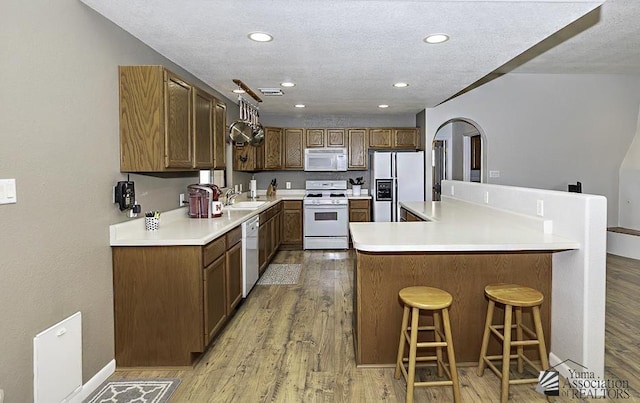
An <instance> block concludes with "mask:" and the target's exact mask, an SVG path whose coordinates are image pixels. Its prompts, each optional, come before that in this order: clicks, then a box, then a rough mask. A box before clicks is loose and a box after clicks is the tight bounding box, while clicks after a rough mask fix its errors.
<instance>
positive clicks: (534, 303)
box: [477, 283, 549, 403]
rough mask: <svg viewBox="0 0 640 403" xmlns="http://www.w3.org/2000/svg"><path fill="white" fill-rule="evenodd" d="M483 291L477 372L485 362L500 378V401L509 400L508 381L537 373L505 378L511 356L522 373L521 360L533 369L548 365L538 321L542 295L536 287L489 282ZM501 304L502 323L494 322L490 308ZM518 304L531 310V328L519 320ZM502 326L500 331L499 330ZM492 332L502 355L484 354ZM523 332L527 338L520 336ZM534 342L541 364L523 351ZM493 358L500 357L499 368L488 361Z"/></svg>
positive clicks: (481, 371)
mask: <svg viewBox="0 0 640 403" xmlns="http://www.w3.org/2000/svg"><path fill="white" fill-rule="evenodd" d="M484 293H485V295H486V296H487V298H489V306H488V307H487V319H486V321H485V325H484V335H483V336H482V348H481V350H480V359H479V362H478V370H477V374H478V376H482V375H483V374H484V368H485V365H488V366H489V368H491V370H492V371H493V372H494V373H495V374H496V375H497V376H498V378H500V379H501V389H500V402H502V403H504V402H507V401H508V400H509V385H516V384H525V383H537V382H538V377H537V376H536V377H535V378H525V379H512V380H510V379H509V363H510V362H511V359H513V358H516V359H517V360H518V372H519V373H523V371H524V362H527V364H529V365H531V366H532V367H533V368H534V369H535V370H537V371H542V370H546V369H548V368H549V361H548V359H547V349H546V347H545V342H544V334H543V332H542V322H541V321H540V305H542V301H543V299H544V296H543V295H542V293H541V292H540V291H538V290H535V289H533V288H529V287H525V286H522V285H517V284H505V283H497V284H489V285H487V286H486V287H485V289H484ZM496 303H498V304H502V305H504V325H494V324H492V323H493V309H494V307H495V305H496ZM513 308H515V313H516V323H515V325H513V324H512V310H513ZM522 308H531V309H532V311H533V324H534V326H535V332H534V331H532V330H531V329H530V328H529V327H527V326H525V325H524V324H523V323H522ZM513 328H515V329H516V341H512V340H511V329H513ZM501 330H502V332H501ZM490 332H491V333H493V334H494V335H495V336H496V337H497V338H498V339H500V340H501V341H502V355H490V356H488V355H487V346H488V345H489V333H490ZM525 333H526V335H527V336H528V337H530V339H526V340H525V339H524V338H523V336H524V334H525ZM531 345H537V346H538V353H539V354H540V362H541V364H542V368H540V367H539V366H538V365H536V364H534V363H533V362H532V361H531V360H530V359H529V358H528V357H526V356H525V355H524V346H531ZM511 347H517V353H516V354H511ZM493 360H501V361H502V371H499V370H498V368H496V366H495V365H494V364H493V363H492V362H491V361H493Z"/></svg>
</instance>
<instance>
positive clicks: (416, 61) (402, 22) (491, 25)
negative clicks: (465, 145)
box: [82, 0, 638, 115]
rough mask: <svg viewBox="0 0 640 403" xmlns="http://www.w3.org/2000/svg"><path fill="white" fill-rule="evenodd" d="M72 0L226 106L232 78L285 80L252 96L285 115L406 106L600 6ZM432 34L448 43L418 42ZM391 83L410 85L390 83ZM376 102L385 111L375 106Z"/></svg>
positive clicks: (486, 69)
mask: <svg viewBox="0 0 640 403" xmlns="http://www.w3.org/2000/svg"><path fill="white" fill-rule="evenodd" d="M82 1H83V2H84V3H85V4H87V5H88V6H90V7H91V8H93V9H95V10H96V11H97V12H99V13H100V14H102V15H104V16H105V17H106V18H108V19H110V20H112V21H113V22H114V23H116V24H117V25H119V26H120V27H122V28H123V29H125V30H126V31H128V32H130V33H131V34H132V35H134V36H135V37H137V38H139V39H140V40H141V41H143V42H144V43H146V44H148V45H149V46H150V47H152V48H153V49H155V50H156V51H158V52H159V53H160V54H162V55H164V56H165V57H167V58H168V59H170V60H172V61H173V62H175V63H177V64H178V65H180V66H182V67H183V68H184V69H186V70H187V71H189V72H191V73H192V74H193V75H195V76H196V77H198V78H199V79H201V80H202V81H204V82H206V83H207V84H209V85H210V86H211V87H213V88H215V89H216V90H218V91H220V92H221V93H223V94H225V95H226V96H227V97H228V98H229V99H230V100H232V101H234V102H235V101H236V99H235V95H233V94H232V93H231V90H232V89H234V88H235V85H234V84H233V83H232V81H231V80H232V79H233V78H239V79H240V80H242V81H243V82H244V83H246V84H247V85H248V86H249V87H250V88H251V89H253V90H254V91H256V92H257V91H258V88H261V87H271V88H272V87H279V85H280V83H281V82H283V81H293V82H295V83H296V86H295V87H294V88H284V89H283V91H284V92H285V95H284V96H282V97H264V96H263V97H262V98H263V100H264V102H263V103H262V104H261V105H260V110H261V112H263V113H264V112H266V113H274V114H288V113H294V108H293V105H294V104H296V103H303V104H306V105H307V108H305V109H304V111H303V113H309V114H314V115H315V114H378V113H390V114H406V113H417V112H419V111H420V110H422V109H424V108H425V107H431V106H435V105H437V104H438V103H440V102H442V101H444V100H446V99H448V98H450V97H451V96H453V95H454V94H456V93H458V92H459V91H461V90H463V89H464V88H466V87H468V86H469V85H471V84H473V83H474V82H476V81H477V80H479V79H481V78H482V77H485V76H486V75H487V74H489V73H491V72H493V71H494V70H496V69H497V68H499V67H500V66H503V65H505V64H506V63H508V62H509V61H510V60H512V59H514V58H515V57H517V56H518V55H520V54H522V53H523V52H525V51H527V50H528V49H530V48H531V47H533V46H534V45H536V44H538V43H539V42H540V41H543V40H544V39H545V38H547V37H549V36H551V35H552V34H554V33H555V32H557V31H558V30H560V29H562V28H563V27H565V26H566V25H568V24H570V23H571V22H573V21H574V20H577V19H579V18H580V17H582V16H583V15H585V14H586V13H588V12H589V11H591V10H593V9H594V8H596V7H598V6H599V5H600V4H601V3H602V1H593V0H574V1H561V0H557V1H554V0H546V1H501V0H498V1H400V0H397V1H367V0H359V1H347V0H342V1H340V0H323V1H320V0H298V1H286V0H270V1H266V0H244V1H222V0H183V1H175V0H82ZM252 31H263V32H268V33H270V34H272V35H273V36H274V40H273V41H271V42H267V43H256V42H252V41H250V40H249V39H248V38H247V34H248V33H249V32H252ZM440 32H444V33H447V34H449V35H450V36H451V40H449V41H448V42H446V43H444V44H439V45H429V44H425V43H424V42H423V41H422V39H423V38H424V37H425V36H426V35H427V34H430V33H440ZM636 49H638V48H637V47H636ZM545 57H546V55H545ZM551 57H552V56H551ZM398 81H404V82H407V83H409V87H408V88H404V89H397V88H394V87H392V84H393V83H394V82H398ZM379 104H388V105H390V107H389V108H388V109H386V110H380V109H379V108H378V107H377V105H379ZM295 113H300V111H299V110H295Z"/></svg>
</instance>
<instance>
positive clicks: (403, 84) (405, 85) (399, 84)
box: [393, 83, 409, 88]
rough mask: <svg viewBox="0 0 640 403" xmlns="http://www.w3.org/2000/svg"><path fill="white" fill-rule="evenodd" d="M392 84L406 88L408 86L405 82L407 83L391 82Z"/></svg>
mask: <svg viewBox="0 0 640 403" xmlns="http://www.w3.org/2000/svg"><path fill="white" fill-rule="evenodd" d="M393 86H394V87H396V88H406V87H408V86H409V84H407V83H395V84H393Z"/></svg>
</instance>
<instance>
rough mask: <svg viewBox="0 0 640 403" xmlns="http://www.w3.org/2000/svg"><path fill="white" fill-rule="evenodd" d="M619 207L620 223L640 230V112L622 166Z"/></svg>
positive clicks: (622, 225)
mask: <svg viewBox="0 0 640 403" xmlns="http://www.w3.org/2000/svg"><path fill="white" fill-rule="evenodd" d="M636 206H637V207H636ZM619 209H620V210H619V211H620V212H619V220H618V225H619V226H621V227H624V228H631V229H635V230H640V113H638V124H637V127H636V135H635V137H634V138H633V142H632V143H631V147H629V150H628V151H627V155H626V156H625V157H624V161H623V162H622V166H621V167H620V204H619ZM636 254H637V252H636Z"/></svg>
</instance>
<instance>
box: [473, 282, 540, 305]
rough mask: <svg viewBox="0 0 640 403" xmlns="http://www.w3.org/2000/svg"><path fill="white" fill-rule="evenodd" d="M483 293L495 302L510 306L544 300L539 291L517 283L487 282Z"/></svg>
mask: <svg viewBox="0 0 640 403" xmlns="http://www.w3.org/2000/svg"><path fill="white" fill-rule="evenodd" d="M484 293H485V295H486V296H487V297H488V298H489V299H492V300H494V301H495V302H498V303H500V304H504V305H511V306H522V307H529V306H536V305H540V304H542V301H543V300H544V296H543V295H542V293H541V292H540V291H538V290H536V289H533V288H530V287H525V286H523V285H518V284H506V283H496V284H489V285H488V286H486V287H485V288H484Z"/></svg>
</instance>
